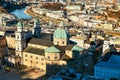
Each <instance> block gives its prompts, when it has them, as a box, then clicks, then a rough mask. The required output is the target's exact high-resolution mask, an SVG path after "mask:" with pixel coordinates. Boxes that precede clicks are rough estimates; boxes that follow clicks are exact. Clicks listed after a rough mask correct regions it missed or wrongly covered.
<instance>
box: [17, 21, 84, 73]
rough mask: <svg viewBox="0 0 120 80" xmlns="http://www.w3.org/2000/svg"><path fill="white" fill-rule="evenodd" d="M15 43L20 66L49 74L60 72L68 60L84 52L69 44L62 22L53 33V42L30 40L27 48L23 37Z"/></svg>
mask: <svg viewBox="0 0 120 80" xmlns="http://www.w3.org/2000/svg"><path fill="white" fill-rule="evenodd" d="M20 33H22V32H20ZM20 33H19V34H20ZM16 36H17V34H16ZM21 36H23V35H21ZM17 42H18V43H19V45H16V55H17V54H18V53H20V54H19V55H18V56H19V57H20V58H21V64H23V65H26V66H30V67H32V68H37V69H39V70H42V71H44V72H46V73H49V72H50V74H52V73H55V72H57V71H58V70H60V68H61V67H60V66H65V65H67V62H68V60H70V59H73V58H78V57H79V53H81V52H82V51H83V50H84V49H83V48H82V47H79V46H77V45H73V44H69V33H68V31H67V30H66V29H65V24H64V22H62V21H61V22H60V25H59V27H58V28H57V29H56V30H55V31H54V33H53V41H49V40H45V39H38V38H32V39H31V40H30V41H29V42H28V43H27V45H28V46H27V47H25V45H24V42H25V41H24V37H23V39H21V40H17ZM21 46H22V47H21ZM24 47H25V49H24ZM18 50H19V51H18ZM51 71H52V72H51Z"/></svg>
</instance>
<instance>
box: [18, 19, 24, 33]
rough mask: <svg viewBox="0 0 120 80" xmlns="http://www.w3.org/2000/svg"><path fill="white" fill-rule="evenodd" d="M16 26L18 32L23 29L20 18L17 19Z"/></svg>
mask: <svg viewBox="0 0 120 80" xmlns="http://www.w3.org/2000/svg"><path fill="white" fill-rule="evenodd" d="M16 26H17V31H18V32H22V31H23V24H22V22H21V20H19V21H18V23H17V25H16Z"/></svg>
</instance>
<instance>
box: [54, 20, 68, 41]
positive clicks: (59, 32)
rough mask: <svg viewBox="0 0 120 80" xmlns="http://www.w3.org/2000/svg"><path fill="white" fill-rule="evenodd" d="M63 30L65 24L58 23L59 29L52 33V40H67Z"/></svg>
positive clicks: (66, 34) (65, 32)
mask: <svg viewBox="0 0 120 80" xmlns="http://www.w3.org/2000/svg"><path fill="white" fill-rule="evenodd" d="M64 28H65V24H64V22H63V21H61V22H60V24H59V28H57V29H56V30H55V31H54V34H53V38H59V39H68V38H69V33H68V31H67V30H66V29H64Z"/></svg>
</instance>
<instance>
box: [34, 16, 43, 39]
mask: <svg viewBox="0 0 120 80" xmlns="http://www.w3.org/2000/svg"><path fill="white" fill-rule="evenodd" d="M40 34H41V27H40V22H39V20H38V19H37V18H36V19H34V29H33V35H34V37H36V38H38V37H40Z"/></svg>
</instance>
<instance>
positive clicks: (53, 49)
mask: <svg viewBox="0 0 120 80" xmlns="http://www.w3.org/2000/svg"><path fill="white" fill-rule="evenodd" d="M45 52H50V53H54V52H60V50H59V49H57V48H56V47H54V46H51V47H49V48H46V49H45Z"/></svg>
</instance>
